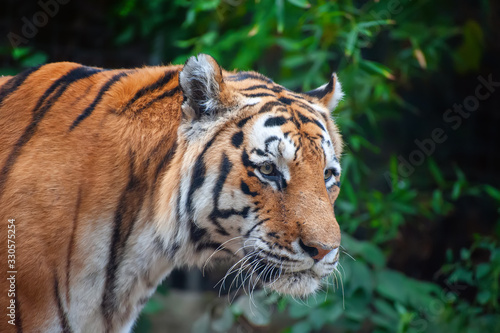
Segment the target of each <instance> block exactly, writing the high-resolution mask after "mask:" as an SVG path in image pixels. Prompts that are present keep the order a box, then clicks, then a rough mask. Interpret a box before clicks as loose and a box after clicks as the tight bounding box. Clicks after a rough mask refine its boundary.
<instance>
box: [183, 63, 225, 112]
mask: <svg viewBox="0 0 500 333" xmlns="http://www.w3.org/2000/svg"><path fill="white" fill-rule="evenodd" d="M179 85H180V87H181V89H182V91H183V93H184V103H183V104H182V110H183V112H184V115H185V116H186V117H187V118H188V119H191V120H197V119H200V118H202V117H204V116H212V117H213V116H216V115H219V114H221V113H222V112H224V111H226V110H228V109H229V108H230V107H231V104H232V100H231V94H230V92H229V89H228V88H227V86H226V84H225V83H224V79H223V77H222V68H221V67H220V66H219V64H218V63H217V61H215V59H214V58H212V57H211V56H209V55H206V54H198V56H197V57H195V56H193V57H191V58H189V59H188V60H187V61H186V63H185V64H184V68H183V69H182V71H181V72H180V74H179Z"/></svg>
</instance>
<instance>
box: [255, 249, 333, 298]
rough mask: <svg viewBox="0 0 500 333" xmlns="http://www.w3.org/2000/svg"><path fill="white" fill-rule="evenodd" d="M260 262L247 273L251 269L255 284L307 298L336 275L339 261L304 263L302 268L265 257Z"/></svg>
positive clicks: (281, 292) (260, 258)
mask: <svg viewBox="0 0 500 333" xmlns="http://www.w3.org/2000/svg"><path fill="white" fill-rule="evenodd" d="M255 260H257V259H254V261H255ZM258 262H259V264H258V265H255V266H254V267H249V268H247V271H248V270H249V269H250V272H251V274H252V276H253V279H254V280H255V282H254V283H260V284H261V285H262V286H263V287H264V288H265V289H269V290H273V291H276V292H278V293H280V294H287V295H292V296H298V297H305V296H308V295H310V294H313V293H314V292H316V291H317V290H318V289H319V288H320V287H321V285H322V281H323V280H324V279H325V278H327V277H328V276H330V275H332V274H334V272H335V270H336V267H337V264H338V259H336V260H335V261H334V262H332V263H321V262H318V263H310V264H307V263H306V262H304V263H303V265H301V267H297V266H295V265H293V264H291V265H290V264H287V265H286V266H285V267H284V266H283V265H280V264H277V263H275V262H272V261H270V260H268V259H267V258H265V257H259V258H258Z"/></svg>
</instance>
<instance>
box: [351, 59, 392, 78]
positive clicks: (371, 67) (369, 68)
mask: <svg viewBox="0 0 500 333" xmlns="http://www.w3.org/2000/svg"><path fill="white" fill-rule="evenodd" d="M359 65H360V67H361V68H362V69H363V70H365V71H366V72H367V73H372V74H378V75H381V76H383V77H385V78H387V79H389V80H394V79H395V77H394V75H393V74H392V72H391V70H390V69H389V68H387V67H386V66H384V65H382V64H379V63H378V62H375V61H369V60H362V61H360V62H359Z"/></svg>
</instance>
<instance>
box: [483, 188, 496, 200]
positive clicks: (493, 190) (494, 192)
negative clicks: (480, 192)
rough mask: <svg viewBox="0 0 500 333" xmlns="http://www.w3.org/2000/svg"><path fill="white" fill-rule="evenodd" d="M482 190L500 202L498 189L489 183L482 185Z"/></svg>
mask: <svg viewBox="0 0 500 333" xmlns="http://www.w3.org/2000/svg"><path fill="white" fill-rule="evenodd" d="M483 188H484V190H485V191H486V193H488V195H489V196H490V197H492V198H493V199H495V200H497V201H499V202H500V190H499V189H497V188H494V187H493V186H490V185H484V186H483Z"/></svg>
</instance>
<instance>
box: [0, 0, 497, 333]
mask: <svg viewBox="0 0 500 333" xmlns="http://www.w3.org/2000/svg"><path fill="white" fill-rule="evenodd" d="M499 49H500V3H499V2H498V1H493V0H491V1H488V0H441V1H431V0H413V1H412V0H389V1H384V0H378V1H377V0H375V1H361V0H360V1H355V0H339V1H325V0H323V1H320V0H318V1H313V0H248V1H244V0H171V1H168V0H150V1H140V0H114V1H102V0H100V1H97V0H85V1H81V0H80V1H79V0H41V1H35V0H32V1H25V0H1V4H0V75H1V74H3V75H12V74H16V73H18V72H19V71H21V70H22V69H24V68H26V67H30V66H33V65H37V64H40V63H45V62H54V61H74V62H80V63H83V64H86V65H92V66H100V67H108V68H121V67H124V68H125V67H140V66H144V65H159V64H169V63H173V64H180V63H183V62H184V61H185V60H186V59H187V58H188V57H189V56H191V55H195V54H197V53H200V52H204V53H208V54H211V55H212V56H214V57H215V58H216V59H217V60H218V62H219V63H220V64H221V65H222V66H223V67H224V68H226V69H230V70H231V69H240V70H255V71H258V72H261V73H263V74H265V75H267V76H269V77H270V78H272V79H273V80H274V81H276V82H278V83H280V84H282V85H284V86H286V87H288V88H290V89H293V90H297V91H301V90H309V89H312V88H316V87H317V86H320V85H322V84H324V83H326V82H327V80H328V78H329V76H330V74H331V72H332V71H336V72H338V75H339V78H340V81H341V82H342V85H343V88H344V90H345V92H346V98H345V99H344V101H343V102H341V103H340V106H339V107H338V108H337V109H336V110H335V111H334V113H333V117H334V118H335V119H336V122H337V123H338V124H339V127H340V129H341V131H342V133H343V136H344V139H345V144H346V149H345V154H344V156H343V157H342V161H341V162H342V165H343V175H342V177H343V179H342V189H341V194H340V197H339V199H338V201H337V203H336V208H335V209H336V213H337V219H338V221H339V224H340V225H341V228H342V229H343V236H342V244H343V247H344V250H345V251H344V255H343V256H341V264H342V268H341V269H340V270H341V274H340V276H338V277H336V278H334V277H332V279H331V280H329V281H328V282H327V285H325V288H324V291H322V292H320V293H318V294H317V295H316V296H315V297H311V298H309V299H308V300H294V299H291V298H286V297H285V298H284V297H280V296H279V295H275V294H266V293H265V292H263V291H255V293H254V294H253V297H252V298H251V299H250V297H249V296H248V295H246V294H245V293H244V292H243V291H242V290H240V291H239V292H238V293H237V294H235V293H234V289H236V288H233V290H231V291H229V290H228V288H221V289H219V287H220V284H219V285H217V286H216V287H215V288H214V286H215V285H216V284H217V282H218V281H219V280H220V279H221V277H222V276H223V275H224V273H225V271H226V270H227V268H228V267H229V266H226V267H224V266H222V267H217V268H214V269H212V270H210V271H205V272H204V276H203V274H202V272H200V271H198V270H191V271H187V270H179V271H175V272H174V274H172V275H171V276H170V277H169V278H168V279H167V280H166V281H165V282H164V283H163V285H161V286H160V287H159V288H158V291H157V293H156V294H155V295H154V296H153V298H152V299H151V300H150V302H149V303H148V304H147V305H146V307H145V309H144V311H143V313H142V315H141V317H140V319H139V321H138V322H137V325H136V327H135V332H293V333H301V332H500V304H499V301H500V286H499V281H500V246H499V239H500V237H499V236H500V217H499V214H500V208H499V207H500V173H499V170H500V156H499V155H500V154H499V153H500V151H499V150H500V145H499V144H500V128H499V125H500V121H499V120H500V65H499V64H500V52H499V51H500V50H499ZM228 285H229V283H226V287H228ZM257 289H258V288H257ZM219 293H220V294H221V297H218V294H219Z"/></svg>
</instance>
